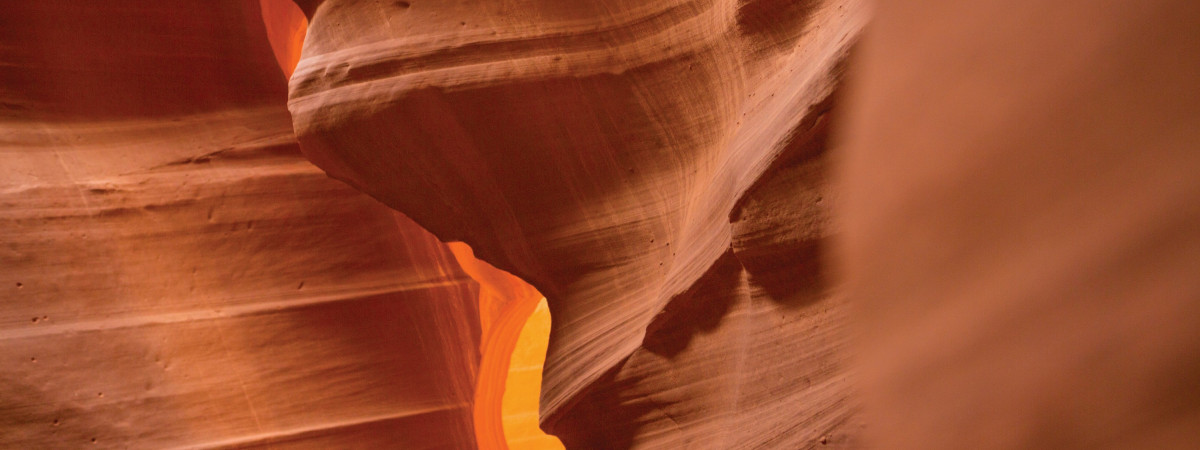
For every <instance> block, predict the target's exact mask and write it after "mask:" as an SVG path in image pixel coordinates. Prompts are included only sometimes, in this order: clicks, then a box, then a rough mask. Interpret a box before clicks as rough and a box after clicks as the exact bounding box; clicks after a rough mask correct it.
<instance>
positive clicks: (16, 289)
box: [0, 0, 480, 448]
mask: <svg viewBox="0 0 1200 450" xmlns="http://www.w3.org/2000/svg"><path fill="white" fill-rule="evenodd" d="M260 14H261V13H260V5H259V3H258V2H257V1H244V2H238V1H222V2H209V1H177V0H173V1H166V0H145V1H121V2H76V1H55V0H47V1H41V0H39V1H26V2H16V1H4V2H0V61H4V63H3V65H2V66H0V300H2V301H0V361H2V362H0V447H3V448H77V447H85V446H92V447H98V448H128V447H135V448H174V447H201V448H209V447H230V446H237V447H271V448H296V447H302V448H333V447H339V448H345V447H358V448H384V447H399V448H447V447H452V448H471V447H473V446H474V443H475V437H474V436H475V435H474V433H473V410H472V403H473V396H474V391H475V374H476V371H477V370H478V364H479V359H480V354H479V340H480V324H479V319H478V317H479V316H478V314H479V313H478V306H477V292H478V284H477V283H475V282H473V281H472V280H471V279H470V278H468V277H467V275H466V274H465V273H464V272H463V271H462V270H461V269H460V268H459V265H458V264H457V263H456V262H455V258H454V256H453V255H452V254H451V252H449V251H448V250H447V249H446V247H445V246H444V245H442V244H441V243H440V242H439V241H438V240H437V239H435V238H434V237H433V236H431V235H429V234H428V233H426V232H425V231H423V230H422V229H420V228H419V227H418V226H416V225H415V224H413V223H412V222H411V221H409V220H408V219H406V218H404V217H402V216H400V215H398V214H396V213H394V212H393V211H391V210H389V209H388V208H386V207H384V206H383V205H380V204H378V203H377V202H375V201H374V200H372V199H370V198H369V197H367V196H365V195H362V194H360V193H358V192H355V191H354V190H352V189H350V188H349V187H347V186H345V185H344V184H342V183H340V182H337V181H334V180H330V179H329V178H327V177H326V176H325V174H324V173H323V172H322V171H320V170H319V169H317V168H316V167H313V166H312V165H311V164H309V163H308V162H307V161H305V160H304V158H303V156H302V155H301V154H300V151H299V148H298V147H297V144H296V141H295V138H294V137H293V135H292V126H291V120H290V118H289V116H288V112H287V110H286V81H285V78H284V76H283V74H282V73H281V71H280V69H279V66H278V64H277V63H276V60H275V58H274V57H273V56H272V50H271V48H270V47H269V44H268V40H267V37H266V35H265V33H264V25H263V18H262V17H261V15H260ZM413 430H421V431H420V432H413ZM93 444H95V445H93Z"/></svg>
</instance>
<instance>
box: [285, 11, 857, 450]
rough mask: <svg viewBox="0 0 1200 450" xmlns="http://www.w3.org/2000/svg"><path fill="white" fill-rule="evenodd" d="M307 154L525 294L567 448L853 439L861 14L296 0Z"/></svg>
mask: <svg viewBox="0 0 1200 450" xmlns="http://www.w3.org/2000/svg"><path fill="white" fill-rule="evenodd" d="M299 3H300V4H301V6H302V7H303V9H304V10H305V12H306V13H307V15H308V17H309V20H310V27H309V29H308V35H307V37H306V40H305V43H304V50H303V53H302V58H301V60H300V63H299V65H298V67H297V68H296V72H295V73H294V75H293V77H292V79H291V82H290V85H289V91H290V100H289V109H290V110H291V113H292V118H293V123H294V125H295V129H296V132H297V136H298V138H299V140H300V143H301V148H302V150H303V151H304V153H305V155H306V156H307V157H309V159H310V160H312V161H313V162H314V163H316V164H317V165H318V166H319V167H321V168H322V169H325V170H326V171H327V172H328V173H329V174H330V175H331V176H333V177H335V178H338V179H341V180H344V181H346V182H347V183H349V184H351V185H353V186H354V187H356V188H358V189H360V190H362V191H364V192H366V193H368V194H370V195H371V196H373V197H375V198H377V199H379V200H381V201H382V202H384V203H386V204H387V205H389V206H391V207H393V208H395V209H397V210H399V211H401V212H403V213H404V214H406V215H408V216H409V217H412V218H413V219H414V220H415V221H416V222H418V223H420V224H421V225H422V226H423V227H425V228H426V229H428V230H430V231H431V232H433V233H434V234H435V235H437V236H438V237H439V238H441V239H442V240H446V241H450V240H459V241H464V242H466V243H467V244H469V245H470V246H471V247H472V248H474V250H475V252H476V253H477V256H479V257H480V258H481V259H483V260H486V261H488V262H490V263H492V264H494V265H496V266H497V267H499V268H501V269H504V270H506V271H508V272H511V273H513V274H516V275H518V276H520V277H521V278H523V279H525V280H527V281H530V282H531V283H533V284H534V285H535V286H537V288H538V290H539V291H540V292H541V293H543V294H545V295H546V297H547V299H548V301H549V307H550V310H551V311H552V312H553V315H554V324H553V330H552V331H551V341H550V346H549V354H548V355H547V360H546V366H545V374H544V379H543V383H544V384H543V387H542V401H541V414H542V427H543V428H545V429H547V430H548V431H550V432H552V433H553V434H556V435H558V436H559V437H561V438H562V441H563V443H564V444H566V445H567V446H568V447H575V448H621V447H628V446H663V447H668V448H671V447H681V446H696V447H707V448H741V447H755V446H769V447H776V448H796V447H805V446H812V445H820V444H826V445H840V444H846V443H848V442H849V439H850V434H851V433H852V431H853V428H854V426H853V425H852V424H853V423H855V422H854V419H853V417H854V416H853V411H854V404H853V402H851V401H850V400H848V395H847V391H848V388H847V381H846V377H847V372H846V370H845V366H846V364H845V359H846V355H845V352H844V351H843V350H844V347H845V344H844V343H845V340H846V335H847V333H846V330H845V329H844V328H845V327H844V324H845V319H844V313H845V311H844V309H845V308H843V307H842V304H843V302H842V301H841V300H840V296H838V295H836V294H835V293H834V292H833V291H832V290H831V287H830V286H829V285H828V284H829V283H828V281H827V278H826V276H825V270H824V268H823V266H822V265H821V264H820V262H819V259H820V258H819V256H820V255H821V253H822V251H823V249H824V247H825V242H826V239H827V238H828V236H829V235H830V233H831V232H832V231H831V227H830V225H829V224H828V222H829V221H828V219H827V211H826V208H827V205H828V204H829V203H830V201H829V200H830V199H831V198H832V197H833V196H834V195H835V194H836V192H832V191H830V189H829V188H828V187H827V186H828V185H827V183H826V182H825V173H826V166H827V161H826V157H825V138H824V136H825V133H826V128H827V124H828V117H829V116H828V113H829V112H830V111H831V110H832V108H833V107H834V105H835V103H834V100H835V99H836V97H835V95H834V94H835V91H836V89H837V86H838V84H839V81H840V77H841V72H842V71H841V67H842V61H843V59H844V57H845V55H846V52H847V50H848V48H849V46H850V45H851V44H852V43H853V42H854V40H855V37H856V35H857V33H858V31H859V29H860V27H861V25H862V22H863V19H864V14H863V11H862V8H861V6H860V3H859V2H857V1H854V0H828V1H804V2H781V1H770V0H758V1H690V2H686V1H677V0H659V1H645V0H637V1H633V0H628V1H624V0H611V1H596V2H561V1H546V0H526V1H520V2H478V1H436V2H435V1H419V0H418V1H403V2H360V1H348V0H345V1H343V0H329V1H324V2H321V1H304V2H299Z"/></svg>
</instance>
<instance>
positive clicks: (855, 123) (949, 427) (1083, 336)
mask: <svg viewBox="0 0 1200 450" xmlns="http://www.w3.org/2000/svg"><path fill="white" fill-rule="evenodd" d="M878 3H879V5H878V9H877V10H876V12H877V14H876V15H875V17H874V18H873V20H874V21H873V22H872V25H871V26H872V29H871V31H870V32H869V33H867V35H866V38H865V40H864V42H863V44H862V52H861V53H858V54H856V58H859V59H856V60H855V63H857V64H858V65H857V66H856V67H855V69H854V70H855V74H856V75H857V76H858V78H857V79H856V81H857V85H855V89H854V90H853V92H854V93H855V95H854V96H853V97H852V98H853V100H852V101H851V102H850V104H849V105H848V114H847V115H846V117H847V119H848V121H849V124H848V126H847V127H846V128H845V129H844V133H843V134H842V136H844V138H845V139H846V142H845V145H844V146H839V147H838V149H839V150H841V151H842V152H843V153H842V155H843V159H842V162H843V164H842V166H841V167H842V170H841V173H840V179H841V186H843V189H844V198H845V201H844V202H843V203H842V204H841V205H840V206H841V208H839V209H838V211H839V213H838V217H839V223H841V224H844V240H843V241H842V242H844V245H843V246H842V248H841V250H842V251H840V252H838V254H839V255H842V256H843V257H842V258H841V259H842V263H841V266H842V268H843V272H844V273H845V276H846V277H847V280H846V282H847V285H848V288H849V289H850V290H849V292H848V295H850V296H851V298H852V301H854V302H855V303H856V305H859V306H860V307H861V311H863V312H864V314H863V315H862V319H863V328H864V330H866V333H867V336H866V337H865V338H864V339H863V342H864V343H865V344H866V345H865V347H864V348H865V349H866V355H864V361H866V362H868V363H869V365H867V366H865V367H863V368H862V373H864V374H866V375H869V376H868V377H866V378H865V379H866V380H867V381H868V382H867V383H866V385H865V386H866V391H867V393H868V394H870V395H869V396H868V397H866V398H867V400H868V401H869V403H868V404H869V405H871V407H870V408H869V410H868V411H869V414H867V417H868V418H869V419H868V422H869V424H870V425H869V429H870V430H871V435H872V436H873V441H874V442H873V443H874V444H875V445H877V446H878V448H888V449H963V448H972V449H986V448H1056V449H1062V448H1081V449H1083V448H1086V449H1094V448H1120V449H1126V448H1148V449H1161V448H1195V446H1196V443H1197V442H1200V420H1198V419H1200V416H1198V415H1197V411H1198V410H1200V388H1198V387H1197V386H1198V385H1197V381H1200V277H1198V275H1200V176H1198V174H1200V151H1198V150H1200V148H1198V146H1200V145H1198V144H1200V57H1198V55H1200V35H1198V34H1197V30H1200V4H1198V3H1196V2H1189V1H1171V0H1154V1H1147V2H1136V3H1134V2H1087V1H1060V2H1039V1H1026V0H1017V1H1008V0H1004V1H1000V0H982V1H972V2H959V1H952V0H933V1H924V0H922V1H908V0H889V1H881V2H878Z"/></svg>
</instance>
